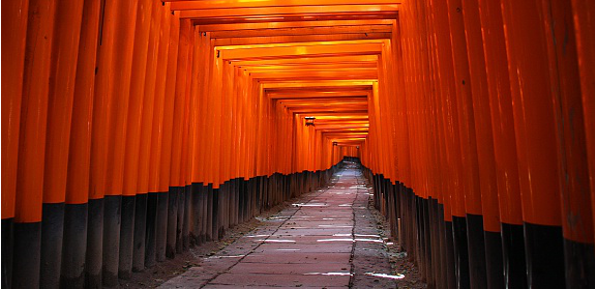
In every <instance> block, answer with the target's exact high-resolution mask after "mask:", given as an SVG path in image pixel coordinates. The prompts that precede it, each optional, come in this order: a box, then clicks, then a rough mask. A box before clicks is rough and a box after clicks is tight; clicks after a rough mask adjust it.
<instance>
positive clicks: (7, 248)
mask: <svg viewBox="0 0 595 290" xmlns="http://www.w3.org/2000/svg"><path fill="white" fill-rule="evenodd" d="M13 251H14V220H13V218H8V219H2V275H1V276H2V289H7V288H12V259H13Z"/></svg>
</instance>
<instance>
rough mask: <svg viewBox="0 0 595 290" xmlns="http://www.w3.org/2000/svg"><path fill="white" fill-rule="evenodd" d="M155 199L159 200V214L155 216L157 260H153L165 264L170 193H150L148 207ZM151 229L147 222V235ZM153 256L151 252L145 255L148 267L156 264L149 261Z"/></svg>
mask: <svg viewBox="0 0 595 290" xmlns="http://www.w3.org/2000/svg"><path fill="white" fill-rule="evenodd" d="M155 199H156V200H157V211H156V212H157V213H156V214H155V255H154V256H155V258H153V260H157V262H163V261H165V259H166V256H165V252H166V249H167V232H168V223H169V214H168V207H169V192H158V193H149V200H148V201H147V207H151V206H152V204H153V203H154V200H155ZM151 228H152V227H150V224H149V221H147V234H148V233H149V229H151ZM149 246H150V244H147V248H148V249H151V248H152V247H149ZM152 256H153V255H150V252H147V255H145V266H146V267H150V266H152V265H153V264H154V263H152V264H151V263H149V262H152V261H148V260H147V259H148V258H149V257H152Z"/></svg>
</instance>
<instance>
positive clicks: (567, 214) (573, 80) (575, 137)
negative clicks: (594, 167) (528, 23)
mask: <svg viewBox="0 0 595 290" xmlns="http://www.w3.org/2000/svg"><path fill="white" fill-rule="evenodd" d="M542 9H543V14H544V15H545V21H544V22H543V27H544V30H545V36H546V44H547V49H548V57H549V64H550V71H549V73H550V74H549V76H550V80H551V83H552V90H553V91H552V94H551V102H552V104H553V109H554V118H555V123H556V137H557V141H558V142H557V149H558V170H559V176H558V179H559V182H560V189H559V190H560V200H561V211H562V228H563V233H564V263H565V270H566V277H565V278H566V287H568V288H583V287H584V288H590V287H594V286H595V252H594V250H595V249H594V246H593V241H594V240H593V239H594V237H593V220H592V219H591V217H592V209H591V205H590V204H591V196H590V195H589V194H587V193H589V192H591V190H592V189H591V188H590V184H589V182H588V179H589V169H588V167H589V165H588V155H587V147H586V146H587V144H586V136H585V123H584V118H585V116H584V115H583V110H582V108H583V103H582V102H583V99H582V98H581V94H582V92H581V86H580V77H579V75H580V74H579V58H578V54H577V41H576V40H577V38H576V37H577V35H576V33H575V31H574V22H573V17H574V15H573V12H572V5H571V3H569V2H568V1H547V2H543V3H542ZM562 39H564V41H561V40H562ZM586 117H587V118H588V117H589V116H586Z"/></svg>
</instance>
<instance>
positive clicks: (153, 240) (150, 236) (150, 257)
mask: <svg viewBox="0 0 595 290" xmlns="http://www.w3.org/2000/svg"><path fill="white" fill-rule="evenodd" d="M145 196H146V201H145V202H144V203H145V207H144V208H145V221H144V232H145V236H144V245H139V244H138V243H137V242H140V239H141V238H142V236H139V238H136V233H137V230H138V229H137V228H136V223H135V226H134V232H135V241H134V257H133V260H134V261H133V262H134V263H133V265H132V270H133V271H135V272H140V271H143V270H144V268H145V267H151V266H153V265H155V264H156V260H157V221H158V220H159V218H161V221H162V222H164V223H166V224H167V214H166V215H165V216H162V217H158V216H157V215H158V213H157V210H158V203H159V196H158V193H154V192H152V193H148V194H146V195H145ZM166 198H167V195H166ZM141 203H143V201H141V199H140V198H138V197H137V201H136V205H137V207H136V213H137V215H136V219H138V218H139V216H140V215H141V214H139V210H142V205H140V204H141ZM139 206H140V209H139ZM166 206H167V205H166ZM166 213H167V212H166ZM135 222H138V220H135ZM138 225H139V226H140V223H138ZM166 236H167V235H164V237H166ZM163 243H165V241H163ZM139 246H140V247H139ZM137 247H139V248H138V249H137ZM141 248H142V249H144V253H142V254H143V258H142V261H143V265H141V264H140V260H141V259H140V257H138V256H137V255H138V254H140V253H139V252H140V249H141ZM164 256H165V252H164Z"/></svg>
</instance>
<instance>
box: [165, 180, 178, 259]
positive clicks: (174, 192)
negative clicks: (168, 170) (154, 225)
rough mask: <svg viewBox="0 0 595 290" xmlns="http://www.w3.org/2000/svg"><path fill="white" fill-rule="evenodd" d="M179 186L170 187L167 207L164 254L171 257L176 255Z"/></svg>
mask: <svg viewBox="0 0 595 290" xmlns="http://www.w3.org/2000/svg"><path fill="white" fill-rule="evenodd" d="M179 190H180V188H179V187H170V188H169V192H168V196H169V201H168V206H167V207H168V209H167V243H166V246H165V256H166V257H167V258H170V259H173V258H175V256H176V231H177V229H178V197H179V196H178V192H179Z"/></svg>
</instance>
